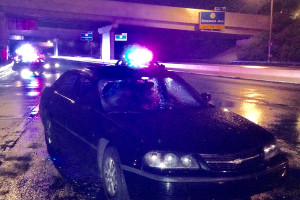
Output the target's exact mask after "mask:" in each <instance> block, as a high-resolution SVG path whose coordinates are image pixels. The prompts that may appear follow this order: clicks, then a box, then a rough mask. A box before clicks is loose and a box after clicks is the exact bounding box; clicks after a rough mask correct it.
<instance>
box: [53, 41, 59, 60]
mask: <svg viewBox="0 0 300 200" xmlns="http://www.w3.org/2000/svg"><path fill="white" fill-rule="evenodd" d="M53 43H54V44H53V47H54V56H58V38H55V39H54V40H53Z"/></svg>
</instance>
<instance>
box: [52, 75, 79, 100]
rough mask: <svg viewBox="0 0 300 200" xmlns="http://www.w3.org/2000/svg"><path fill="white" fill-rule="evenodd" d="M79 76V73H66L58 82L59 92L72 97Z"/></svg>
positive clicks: (57, 88)
mask: <svg viewBox="0 0 300 200" xmlns="http://www.w3.org/2000/svg"><path fill="white" fill-rule="evenodd" d="M77 77H78V75H77V74H66V75H65V76H62V77H61V79H60V80H59V81H58V82H57V84H56V90H57V92H59V93H60V94H61V95H64V96H66V97H72V93H73V88H74V86H75V83H76V80H77Z"/></svg>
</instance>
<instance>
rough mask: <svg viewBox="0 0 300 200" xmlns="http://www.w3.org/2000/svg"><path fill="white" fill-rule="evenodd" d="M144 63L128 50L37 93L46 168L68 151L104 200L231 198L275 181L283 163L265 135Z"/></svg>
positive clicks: (146, 57)
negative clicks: (90, 169)
mask: <svg viewBox="0 0 300 200" xmlns="http://www.w3.org/2000/svg"><path fill="white" fill-rule="evenodd" d="M137 58H138V59H137ZM151 60H152V53H151V52H150V51H148V50H147V49H131V50H130V51H129V52H127V54H125V56H124V60H122V61H119V62H118V63H117V64H116V65H113V66H110V65H107V66H99V67H85V68H81V69H74V70H70V71H67V72H66V73H64V74H63V75H62V76H61V77H60V78H59V79H58V80H57V81H56V82H55V83H54V84H53V85H52V86H51V87H47V88H45V89H44V91H43V94H42V96H41V102H40V112H41V119H42V122H43V124H44V129H45V140H46V144H47V148H48V152H49V154H50V155H51V157H52V158H53V160H54V162H59V160H60V158H66V157H71V154H72V155H76V156H77V157H79V158H80V163H86V165H93V164H95V166H96V168H97V171H98V173H97V175H98V176H99V178H100V179H101V180H102V184H103V188H104V193H105V197H106V198H107V199H128V198H130V197H131V198H134V197H135V196H136V195H142V197H137V199H147V198H148V199H160V198H169V197H170V196H180V197H188V198H193V197H194V198H195V199H199V198H200V199H201V198H221V199H231V198H240V197H250V196H251V195H253V194H256V193H259V192H263V191H266V190H270V189H272V188H274V187H276V186H278V185H279V184H280V182H281V181H282V180H283V179H284V178H285V176H286V173H287V170H288V161H287V158H286V157H285V156H284V155H283V154H282V153H281V151H280V149H279V147H278V145H277V143H276V140H275V138H274V137H273V136H272V135H271V134H270V133H269V132H268V131H266V130H265V129H263V128H262V127H260V126H258V125H256V124H254V123H252V122H250V121H249V120H247V119H245V118H243V117H241V116H239V115H237V114H234V113H232V112H228V111H224V110H222V109H220V108H217V107H215V106H213V105H211V104H210V103H209V101H210V95H209V94H207V93H203V94H199V93H198V92H197V91H196V90H195V89H194V88H192V87H191V86H190V85H189V84H187V83H186V82H185V81H184V80H183V79H182V78H181V77H179V76H178V75H176V74H175V73H174V72H171V71H168V70H166V69H164V66H163V65H160V64H158V63H156V62H152V61H151ZM74 166H76V164H75V165H74ZM97 175H96V176H97ZM175 199H176V198H175Z"/></svg>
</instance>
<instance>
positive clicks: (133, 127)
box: [109, 108, 270, 154]
mask: <svg viewBox="0 0 300 200" xmlns="http://www.w3.org/2000/svg"><path fill="white" fill-rule="evenodd" d="M109 118H110V120H112V121H113V122H114V123H115V124H116V125H117V126H118V127H120V128H121V129H122V130H124V131H126V134H130V135H131V136H130V137H134V138H135V139H136V140H137V141H139V142H140V143H141V146H142V147H143V148H144V149H145V150H146V151H148V150H164V151H180V152H189V153H194V152H198V153H213V154H220V153H222V154H227V153H236V152H241V151H246V150H249V149H253V148H258V147H261V146H262V145H263V143H264V141H265V140H266V138H267V137H270V134H269V133H268V132H267V131H266V130H265V129H263V128H261V127H260V126H258V125H256V124H254V123H252V122H251V121H249V120H247V119H245V118H243V117H241V116H239V115H237V114H234V113H231V112H225V111H222V110H221V109H218V108H208V109H197V110H195V109H178V110H162V111H152V112H145V113H114V114H109Z"/></svg>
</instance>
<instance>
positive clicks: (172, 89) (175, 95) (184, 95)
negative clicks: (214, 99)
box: [164, 77, 200, 106]
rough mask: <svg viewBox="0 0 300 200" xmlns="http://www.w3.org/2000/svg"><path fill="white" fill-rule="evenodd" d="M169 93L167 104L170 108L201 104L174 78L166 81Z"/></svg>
mask: <svg viewBox="0 0 300 200" xmlns="http://www.w3.org/2000/svg"><path fill="white" fill-rule="evenodd" d="M164 82H165V86H166V90H167V91H168V100H167V104H169V105H170V106H183V105H185V106H200V103H199V102H198V101H197V100H196V99H195V98H194V97H193V96H192V95H191V93H190V92H189V91H188V90H187V88H186V87H184V85H182V84H180V83H178V82H177V81H175V80H174V79H172V78H169V77H168V78H165V79H164Z"/></svg>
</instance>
